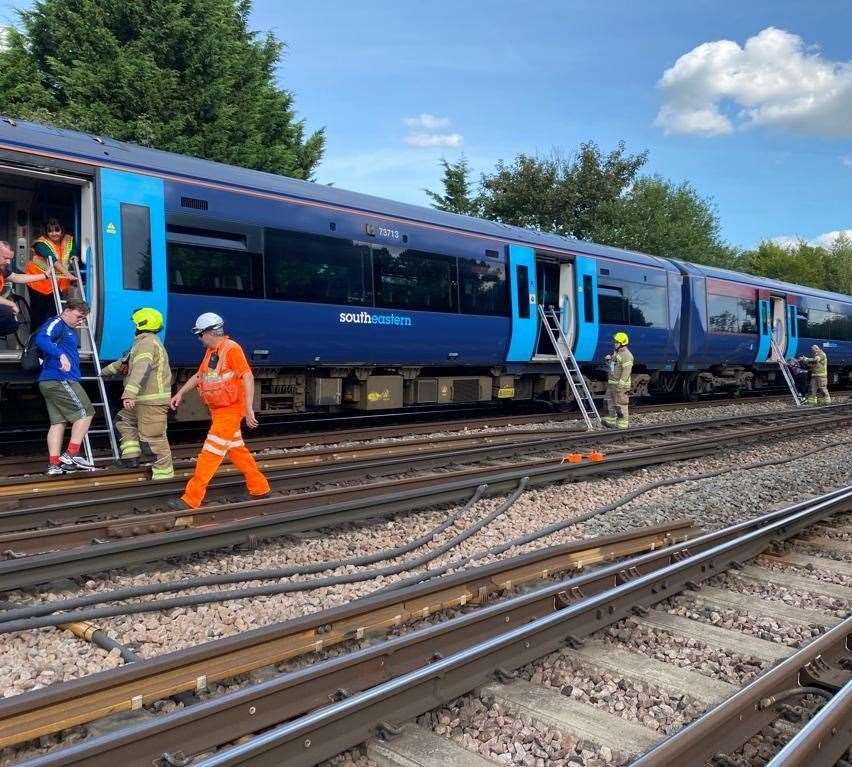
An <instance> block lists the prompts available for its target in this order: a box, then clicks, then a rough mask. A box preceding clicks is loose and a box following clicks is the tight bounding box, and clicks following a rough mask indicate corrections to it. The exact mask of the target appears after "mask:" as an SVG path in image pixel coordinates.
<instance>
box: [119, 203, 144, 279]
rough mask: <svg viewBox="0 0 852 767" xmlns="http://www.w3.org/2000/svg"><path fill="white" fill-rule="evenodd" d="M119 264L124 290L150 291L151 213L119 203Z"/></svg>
mask: <svg viewBox="0 0 852 767" xmlns="http://www.w3.org/2000/svg"><path fill="white" fill-rule="evenodd" d="M121 264H122V269H123V273H124V289H125V290H151V285H152V281H151V279H152V278H151V274H152V272H151V211H150V209H149V208H148V207H147V206H145V205H130V204H128V203H121Z"/></svg>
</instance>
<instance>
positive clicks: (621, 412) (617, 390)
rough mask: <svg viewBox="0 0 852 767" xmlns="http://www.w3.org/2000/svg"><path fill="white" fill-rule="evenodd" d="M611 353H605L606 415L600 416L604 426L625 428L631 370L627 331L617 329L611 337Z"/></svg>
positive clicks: (631, 358) (631, 360)
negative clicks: (607, 365) (606, 371)
mask: <svg viewBox="0 0 852 767" xmlns="http://www.w3.org/2000/svg"><path fill="white" fill-rule="evenodd" d="M612 342H613V350H612V354H607V356H606V361H607V363H608V364H609V376H608V378H607V382H606V408H607V415H606V416H605V417H604V418H602V419H601V420H602V421H603V423H604V425H605V426H609V427H610V428H613V427H615V428H617V429H626V428H627V427H628V426H629V421H628V417H629V415H628V410H629V402H630V387H631V381H630V373H631V371H632V370H633V355H632V354H631V353H630V349H628V348H627V344H629V343H630V339H629V338H628V336H627V333H625V332H623V331H619V332H618V333H616V334H615V335H613V337H612Z"/></svg>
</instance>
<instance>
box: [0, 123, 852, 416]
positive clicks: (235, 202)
mask: <svg viewBox="0 0 852 767" xmlns="http://www.w3.org/2000/svg"><path fill="white" fill-rule="evenodd" d="M48 217H57V218H60V219H61V220H63V221H64V223H65V225H66V227H67V228H68V229H69V230H70V231H71V232H72V233H73V234H74V236H75V239H76V240H77V242H79V243H80V244H81V246H82V252H81V256H82V260H83V261H84V263H85V269H86V280H87V283H88V287H89V295H90V297H91V301H92V304H93V322H94V327H95V329H96V339H97V343H98V344H99V353H100V356H101V358H102V359H105V360H108V359H114V358H116V357H118V356H120V355H121V354H122V352H123V351H124V350H125V349H127V348H128V346H129V344H130V340H131V329H130V324H129V321H128V318H129V316H130V313H131V311H132V310H133V309H135V308H136V307H139V306H143V305H144V306H153V307H156V308H158V309H159V310H160V311H162V312H163V314H164V315H165V316H166V323H167V324H166V334H165V343H166V346H167V347H168V349H169V353H170V355H171V358H172V362H173V365H174V367H175V368H176V369H178V377H179V378H183V377H186V376H187V375H188V374H189V373H190V372H191V371H192V370H194V368H195V365H196V364H197V362H198V359H199V356H200V349H199V346H198V343H197V341H196V340H195V338H194V337H193V335H192V334H191V332H190V328H191V327H192V325H193V322H194V319H195V317H196V315H198V314H200V313H202V312H205V311H215V312H217V313H219V314H221V315H222V316H224V317H225V319H226V322H227V327H228V330H229V331H230V332H231V333H232V334H233V336H234V337H236V338H237V339H239V340H240V342H241V343H242V344H243V345H244V347H245V349H246V350H247V353H248V354H249V355H250V356H251V359H252V361H253V364H254V366H255V369H256V373H257V384H258V390H257V392H256V399H257V402H256V404H257V407H258V410H259V411H260V412H265V413H272V412H297V411H301V410H306V409H330V410H334V409H338V408H352V409H356V410H379V409H387V408H398V407H405V406H417V405H425V404H434V403H458V402H481V401H489V400H493V399H512V400H530V399H533V398H543V399H550V400H552V401H559V400H561V399H564V398H565V396H566V395H565V387H564V382H563V381H562V379H561V375H560V368H559V366H558V361H557V359H556V357H555V355H554V350H553V348H552V347H551V346H550V344H549V341H548V339H547V336H546V334H544V333H541V332H540V330H541V328H540V323H539V318H538V311H537V306H538V305H539V304H544V305H551V306H555V307H558V308H559V309H560V310H561V317H562V322H563V328H564V330H565V332H566V334H567V336H568V337H569V339H570V341H571V343H572V345H573V349H574V353H575V356H576V357H577V359H578V361H579V362H580V363H581V364H582V366H583V368H584V371H585V372H586V375H587V377H588V379H589V382H590V385H591V388H592V390H593V391H598V392H602V391H603V388H604V385H605V384H604V381H605V371H604V369H603V367H602V365H601V362H602V360H603V357H604V355H605V354H606V353H607V352H608V350H609V348H610V338H611V335H612V333H613V332H614V331H615V330H627V331H628V332H629V334H630V336H631V349H632V350H633V353H634V355H635V357H636V360H637V366H636V367H635V368H634V379H635V389H636V393H638V394H644V393H654V392H668V393H683V394H686V395H687V396H695V395H700V394H707V393H712V392H715V391H719V390H723V389H728V390H743V389H757V388H761V387H769V386H773V385H776V384H777V381H778V380H779V379H778V369H777V365H775V364H773V363H770V362H769V357H770V354H771V348H770V334H771V333H772V332H775V333H776V334H777V338H778V340H779V342H780V346H781V348H782V349H783V350H784V352H785V354H786V356H787V357H792V356H793V355H795V354H797V353H802V352H808V350H809V349H810V346H811V345H812V344H814V343H816V344H819V345H820V346H822V347H824V348H825V350H826V351H827V353H828V356H829V360H830V364H831V375H832V378H833V381H832V383H833V384H834V385H837V384H840V383H847V382H848V381H849V377H850V372H849V371H850V368H852V298H850V297H849V296H846V295H839V294H835V293H829V292H825V291H821V290H814V289H811V288H805V287H801V286H798V285H790V284H786V283H781V282H777V281H773V280H770V279H763V278H756V277H751V276H748V275H745V274H737V273H733V272H728V271H724V270H720V269H713V268H709V267H704V266H698V265H695V264H691V263H685V262H681V261H676V260H666V259H662V258H656V257H654V256H648V255H644V254H642V253H636V252H629V251H624V250H619V249H616V248H610V247H604V246H600V245H595V244H593V243H590V242H582V241H577V240H572V239H568V238H563V237H558V236H554V235H547V234H541V233H537V232H532V231H527V230H525V229H520V228H517V227H512V226H506V225H503V224H500V223H495V222H491V221H484V220H479V219H475V218H469V217H465V216H458V215H454V214H449V213H443V212H440V211H436V210H431V209H428V208H421V207H416V206H412V205H406V204H401V203H396V202H392V201H388V200H383V199H379V198H375V197H370V196H366V195H361V194H356V193H353V192H347V191H343V190H340V189H336V188H334V187H329V186H322V185H319V184H313V183H308V182H302V181H297V180H293V179H289V178H284V177H280V176H276V175H272V174H268V173H261V172H257V171H252V170H246V169H243V168H238V167H231V166H227V165H222V164H218V163H214V162H208V161H205V160H199V159H195V158H191V157H183V156H179V155H175V154H170V153H166V152H161V151H157V150H153V149H146V148H142V147H138V146H133V145H129V144H125V143H121V142H117V141H113V140H111V139H107V138H103V137H100V136H91V135H86V134H82V133H75V132H72V131H65V130H57V129H55V128H50V127H46V126H43V125H37V124H33V123H24V122H18V121H15V120H12V119H2V120H0V239H6V240H7V241H9V242H11V243H13V245H14V246H15V249H16V252H17V259H18V265H19V266H20V267H23V265H24V263H25V262H26V261H27V260H28V259H29V252H30V245H31V243H32V241H33V239H34V238H35V237H37V236H38V235H39V234H40V225H41V224H42V223H43V222H44V221H45V220H46V219H47V218H48ZM16 289H18V290H21V289H22V288H21V287H20V286H16ZM0 345H2V344H0ZM6 346H7V348H6V349H0V361H2V362H4V363H6V364H3V365H2V366H0V386H3V387H4V391H5V392H6V394H7V396H8V395H9V393H10V392H12V391H14V389H15V387H16V385H17V386H21V384H16V381H19V380H20V373H19V371H18V370H17V367H16V365H15V364H14V363H16V362H17V360H18V356H19V354H20V351H19V349H18V348H16V344H15V342H14V339H12V340H10V339H7V344H6ZM203 412H204V411H203V409H202V407H201V405H200V404H199V403H198V402H197V401H193V400H192V399H191V398H190V399H188V400H187V401H186V404H185V405H184V406H183V407H182V410H181V411H180V412H179V413H178V417H180V418H182V419H194V418H197V417H200V416H202V415H203Z"/></svg>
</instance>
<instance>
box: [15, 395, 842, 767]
mask: <svg viewBox="0 0 852 767" xmlns="http://www.w3.org/2000/svg"><path fill="white" fill-rule="evenodd" d="M784 408H785V406H783V405H781V404H780V403H740V404H737V405H732V406H726V407H714V408H712V412H706V413H705V412H703V411H696V410H687V411H682V412H681V413H680V418H679V417H678V415H679V411H666V412H662V413H658V414H654V415H650V414H649V415H643V416H641V417H639V418H637V419H636V422H637V424H650V423H667V422H674V421H676V420H697V419H698V418H700V417H701V416H702V415H706V417H707V418H708V419H713V418H721V417H725V416H727V415H737V414H741V413H745V412H756V411H758V410H760V411H764V412H771V411H774V410H779V409H784ZM709 410H711V409H709V408H708V411H709ZM528 428H532V425H530V426H529V427H528ZM850 439H852V429H839V430H835V431H832V432H825V433H819V434H808V435H799V436H797V437H796V438H795V439H789V440H785V441H778V442H771V443H769V444H764V445H758V444H754V445H746V446H732V447H731V448H729V449H727V450H720V451H719V452H718V453H717V454H716V455H714V456H711V457H705V458H701V459H695V460H691V461H684V462H680V463H676V464H670V465H663V466H658V467H653V468H648V469H642V470H639V471H636V472H631V473H625V474H622V475H618V476H608V477H604V478H601V479H596V480H589V481H584V482H577V483H570V484H569V483H564V484H560V485H553V486H548V487H545V488H540V489H534V490H530V491H527V492H525V493H524V494H523V495H522V496H521V497H520V498H519V499H518V500H517V501H516V503H515V504H514V506H512V507H511V509H509V511H507V512H506V513H504V514H502V515H500V516H499V517H498V518H497V519H496V520H495V521H494V522H493V523H492V524H491V525H489V526H487V527H486V528H484V529H483V530H481V531H480V532H479V533H477V534H476V535H474V536H473V537H472V538H470V539H469V540H467V541H465V542H464V543H463V544H461V545H460V546H458V547H457V548H455V549H453V550H451V551H449V552H448V553H446V554H443V555H441V556H440V557H439V558H438V559H436V560H435V562H433V563H431V564H430V565H428V566H429V567H434V566H439V565H445V564H447V563H449V562H452V561H453V560H455V559H457V558H458V557H471V556H475V555H477V554H481V553H482V552H483V551H484V550H485V549H487V548H488V547H490V546H494V545H498V544H502V543H504V542H506V541H507V540H509V539H511V538H514V537H516V536H518V535H520V534H523V533H526V532H529V531H532V530H536V529H539V528H541V527H544V526H546V525H548V524H551V523H554V522H558V521H563V520H570V519H571V518H574V517H577V516H580V515H582V514H584V513H587V512H589V511H592V510H594V509H596V508H597V507H599V506H601V505H603V504H606V503H610V502H612V501H614V500H616V499H617V498H619V497H620V496H622V495H624V494H625V493H627V492H629V491H631V490H634V489H636V488H637V487H639V486H641V485H644V484H646V483H648V482H652V481H655V480H659V479H663V478H671V477H675V476H677V477H684V476H689V475H692V474H696V473H701V472H708V471H714V470H719V469H722V468H728V467H740V466H743V465H745V464H748V463H752V462H757V461H766V460H777V459H782V458H785V457H790V456H793V455H796V454H797V453H802V452H805V451H807V450H812V449H814V448H817V447H821V446H825V445H828V444H830V443H832V442H839V441H844V440H845V441H846V442H848V441H849V440H850ZM850 481H852V469H850V465H849V461H848V447H846V446H845V445H840V446H837V447H832V448H829V449H827V450H824V451H823V452H820V453H816V454H814V455H810V456H806V457H804V458H801V459H798V460H796V461H793V462H791V463H786V464H781V465H778V466H768V467H766V468H762V469H750V470H748V471H742V470H736V471H733V472H731V473H727V474H724V475H722V476H720V477H718V478H711V479H705V480H699V481H690V482H686V483H681V484H677V485H674V486H670V487H664V488H658V489H655V490H652V491H650V492H648V493H646V494H645V495H642V496H640V497H639V498H638V499H636V500H634V501H632V502H630V503H629V504H628V505H626V506H624V507H621V508H619V509H617V510H615V511H610V512H607V513H605V514H602V515H600V516H598V517H594V518H592V519H591V520H589V521H587V522H582V523H579V524H575V525H572V526H569V527H566V528H565V529H564V530H562V531H560V532H558V533H554V534H551V535H549V536H547V537H544V538H541V539H539V540H537V541H535V542H532V543H529V544H526V545H524V546H517V547H514V548H513V549H510V550H508V551H507V552H505V553H504V554H502V555H500V556H499V557H492V556H487V557H483V558H481V559H477V560H475V561H473V562H472V563H470V564H472V565H479V564H486V563H488V562H490V561H493V560H494V559H499V558H505V557H508V556H513V555H517V554H520V553H524V552H526V551H531V550H533V549H536V548H539V547H541V546H545V545H554V544H560V543H566V542H569V541H572V540H576V539H579V538H585V537H594V536H598V535H607V534H612V533H616V532H622V531H624V530H627V529H629V528H633V527H637V526H642V525H655V524H661V523H664V522H669V521H672V520H674V519H681V518H692V519H694V520H695V522H696V524H698V525H700V526H702V527H704V528H706V529H713V528H717V527H721V526H724V525H727V524H730V523H732V522H735V521H741V520H743V519H747V518H750V517H753V516H755V515H757V514H759V513H762V512H763V511H765V509H766V508H769V507H777V506H779V505H784V504H786V503H789V502H792V501H794V500H799V499H802V498H805V497H808V496H812V495H815V494H818V493H820V492H824V491H827V490H829V489H832V488H834V487H837V486H840V485H843V484H850ZM503 500H504V499H503V498H489V499H483V500H481V501H479V502H478V503H477V504H475V505H474V506H473V507H471V508H470V509H469V510H468V511H467V512H466V513H465V514H464V515H462V516H461V517H460V518H459V519H458V520H457V522H456V524H454V525H453V526H452V527H450V528H449V529H448V530H446V531H445V532H444V533H442V534H440V535H439V536H437V537H436V538H435V539H434V541H433V543H432V544H430V546H429V547H428V548H435V547H437V546H439V545H440V544H442V543H443V542H445V541H447V540H448V539H449V538H450V537H452V536H453V535H456V534H458V533H459V532H461V531H462V530H464V529H465V528H466V527H467V526H469V525H470V524H473V522H475V521H476V520H478V519H480V518H481V517H482V516H484V515H485V514H487V513H489V512H490V511H492V510H494V509H495V508H497V506H498V505H499V504H500V503H502V502H503ZM454 510H455V509H449V510H448V509H433V510H426V511H422V512H417V513H415V514H411V515H396V516H394V517H391V518H388V519H384V520H379V521H372V522H368V523H362V524H358V525H348V526H345V527H344V526H342V527H339V528H335V529H332V530H324V531H317V532H315V533H307V534H303V535H299V536H297V537H296V536H294V537H290V538H282V539H278V540H275V541H271V542H267V543H263V544H262V545H260V546H258V547H257V548H255V549H241V550H229V551H224V552H217V553H214V554H200V555H194V556H190V557H184V558H181V559H178V560H174V561H171V562H167V563H162V564H160V565H158V566H156V567H154V566H148V567H145V568H138V569H136V570H133V571H127V570H122V571H112V572H110V573H107V574H103V575H99V576H97V577H93V578H89V579H75V580H74V581H73V582H72V581H68V582H65V583H63V584H55V585H54V586H53V588H51V589H50V590H44V591H37V590H35V589H33V590H27V591H26V592H19V593H14V594H11V595H7V596H8V601H9V603H11V604H15V603H21V602H24V601H29V602H36V601H43V600H53V599H61V598H67V597H71V596H75V595H80V594H84V593H90V592H92V591H110V590H114V589H117V588H123V587H127V586H134V585H141V584H145V583H157V582H170V581H174V580H178V579H181V578H187V577H196V576H203V575H212V574H220V573H224V572H240V571H245V570H249V569H263V568H271V567H286V566H291V565H298V564H308V563H315V562H317V561H324V560H330V559H337V558H343V557H350V556H358V555H362V554H366V553H372V552H374V551H376V550H378V549H382V548H386V547H389V546H394V545H398V544H399V542H400V541H403V540H410V539H412V538H415V537H417V536H419V535H422V534H424V533H426V532H428V531H429V530H431V529H432V528H434V527H435V526H436V525H438V524H439V523H440V522H442V521H443V520H444V519H446V517H447V515H448V514H449V513H451V512H452V511H454ZM421 552H422V550H417V551H415V552H413V553H412V554H411V555H407V556H408V557H410V556H414V555H418V554H420V553H421ZM405 559H406V557H402V558H400V559H399V560H390V561H388V562H387V563H382V565H385V564H393V563H395V562H398V561H404V560H405ZM360 571H361V568H356V567H352V566H347V567H342V568H338V569H337V570H335V571H331V572H325V573H322V574H321V575H322V576H327V575H342V574H345V573H355V572H360ZM408 575H409V573H402V574H401V575H399V576H391V577H387V578H378V579H375V580H370V581H365V582H363V583H356V584H349V585H340V586H334V587H325V588H321V589H315V590H312V591H306V592H296V593H291V594H283V595H276V596H273V597H258V598H254V599H248V600H240V601H229V602H224V603H220V604H211V605H201V606H198V607H192V608H176V609H172V610H169V611H166V612H157V613H149V614H142V615H134V616H126V617H116V618H108V619H104V620H102V621H101V622H100V626H101V628H102V629H104V630H105V631H106V632H107V633H108V634H109V635H110V636H112V637H114V638H115V639H117V640H118V641H121V642H124V643H126V644H128V645H130V646H132V647H134V648H135V649H136V650H137V651H138V652H139V654H140V655H141V656H143V657H152V656H155V655H159V654H162V653H165V652H171V651H174V650H178V649H181V648H183V647H188V646H192V645H196V644H198V643H200V642H203V641H207V640H210V639H215V638H219V637H223V636H227V635H230V634H233V633H237V632H245V631H248V630H251V629H253V628H258V627H261V626H263V625H267V624H269V623H272V622H275V621H281V620H286V619H289V618H294V617H298V616H302V615H306V614H309V613H312V612H316V611H318V610H321V609H324V608H327V607H332V606H336V605H341V604H345V603H347V602H350V601H351V600H353V599H356V598H358V597H361V596H366V595H368V594H369V593H371V592H373V591H375V590H377V589H381V588H383V587H384V586H387V585H389V584H390V583H392V582H394V581H395V580H398V579H399V578H404V577H407V576H408ZM314 577H318V576H298V577H296V578H293V579H292V580H303V579H304V580H310V579H311V578H314ZM733 580H736V581H737V585H738V588H739V589H740V590H743V591H748V590H749V589H750V588H754V587H753V586H750V585H749V584H747V583H745V582H744V581H741V580H740V579H733ZM244 585H245V586H254V585H263V584H262V583H261V582H251V583H246V584H244ZM224 588H233V587H224ZM203 590H204V591H209V590H214V589H209V588H205V589H203ZM189 593H193V591H184V592H177V593H175V594H172V595H165V596H177V595H180V594H189ZM772 596H773V598H777V599H781V600H782V601H785V602H786V603H787V604H803V605H807V606H809V607H812V608H814V609H821V610H826V611H829V610H831V611H834V612H837V611H842V610H843V609H844V606H843V605H841V604H839V603H836V602H837V601H836V600H834V601H832V600H828V601H825V600H824V599H823V600H822V601H821V600H816V601H815V600H814V599H813V595H808V594H790V593H789V592H787V591H786V590H783V589H782V590H780V591H776V592H775V593H773V594H772ZM1 607H2V603H0V608H1ZM845 609H847V610H848V606H846V608H845ZM722 617H723V618H724V619H728V618H729V616H722ZM730 619H731V620H736V618H733V617H730ZM785 628H786V627H785ZM754 630H755V631H761V630H772V627H771V626H769V625H766V626H763V627H761V628H760V629H757V628H755V629H754ZM631 633H632V632H631ZM613 641H615V640H613ZM790 641H793V637H792V635H791V636H790ZM642 642H643V647H644V651H645V652H647V653H649V654H651V653H660V657H661V658H662V659H664V660H669V661H670V662H673V663H676V664H678V665H682V664H684V665H686V666H688V667H694V668H695V669H696V670H699V671H702V673H711V674H713V675H718V677H719V678H722V679H725V680H726V681H730V682H731V683H734V684H739V683H742V681H743V680H744V679H747V678H749V677H750V675H753V674H754V673H756V672H757V671H758V670H759V665H754V663H753V659H747V658H735V657H730V656H728V655H727V654H725V653H721V654H720V653H718V652H714V651H712V650H709V649H708V648H700V647H695V646H689V645H688V644H687V645H686V646H681V645H679V644H678V642H677V641H675V640H673V638H672V637H666V636H657V635H656V634H654V635H648V636H644V635H643V638H642ZM0 645H2V647H3V652H2V656H0V689H2V690H3V691H4V695H6V696H10V695H15V694H19V693H21V692H25V691H27V690H33V689H38V688H39V687H43V686H45V685H48V684H52V683H54V682H58V681H64V680H68V679H74V678H78V677H81V676H85V675H87V674H91V673H94V672H95V671H101V670H105V669H108V668H113V667H115V666H116V665H120V663H121V659H120V658H119V657H118V656H117V654H116V653H112V654H110V653H106V652H105V651H102V650H99V649H97V648H94V647H93V646H91V645H88V644H86V643H84V642H82V641H81V640H78V639H76V638H73V637H71V636H70V635H68V634H66V633H64V632H62V631H60V630H58V629H45V630H39V631H29V632H23V633H20V634H15V635H3V636H0ZM227 687H228V685H221V686H219V685H217V690H216V691H217V692H219V691H224V690H225V689H227ZM625 709H626V710H627V709H628V706H627V703H626V702H625ZM487 711H488V712H490V713H488V716H489V717H492V718H493V717H494V716H498V714H495V713H494V712H491V709H490V708H487ZM670 724H671V723H670V722H668V721H663V722H661V725H660V726H661V727H663V728H665V727H668V726H669V725H670ZM64 737H65V736H59V737H58V738H57V742H64V741H63V738H64ZM548 742H549V741H548ZM575 745H576V744H575ZM508 748H509V747H508V745H506V749H507V750H508ZM560 749H561V750H559V753H560V754H562V756H559V757H554V758H555V759H556V761H553V762H551V761H548V762H547V764H551V763H552V764H559V759H562V760H563V761H562V764H564V765H568V764H571V763H572V760H573V761H574V762H575V763H576V764H578V765H580V764H588V763H590V762H589V761H588V760H593V759H601V758H602V757H601V756H600V755H599V754H594V753H588V754H584V753H583V749H580V750H579V751H577V750H576V749H575V747H574V746H572V747H571V748H570V749H562V747H561V746H560ZM569 752H570V753H569ZM501 753H507V751H504V752H501ZM508 753H510V754H512V753H513V752H512V751H511V750H508ZM554 753H555V752H554ZM362 756H363V755H359V754H357V753H355V754H354V755H353V759H355V760H356V763H358V764H360V762H357V759H360V758H362ZM18 758H20V757H19V756H16V750H15V749H6V750H4V751H3V752H2V754H0V765H7V764H12V763H13V762H14V761H16V760H17V759H18ZM535 758H542V759H544V758H545V757H535ZM548 758H550V757H548ZM602 763H606V760H604V762H602Z"/></svg>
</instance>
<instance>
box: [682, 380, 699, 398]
mask: <svg viewBox="0 0 852 767" xmlns="http://www.w3.org/2000/svg"><path fill="white" fill-rule="evenodd" d="M681 390H682V392H683V398H684V399H685V400H686V401H687V402H697V401H698V375H697V374H696V373H692V374H690V375H684V377H683V384H682V387H681Z"/></svg>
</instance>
